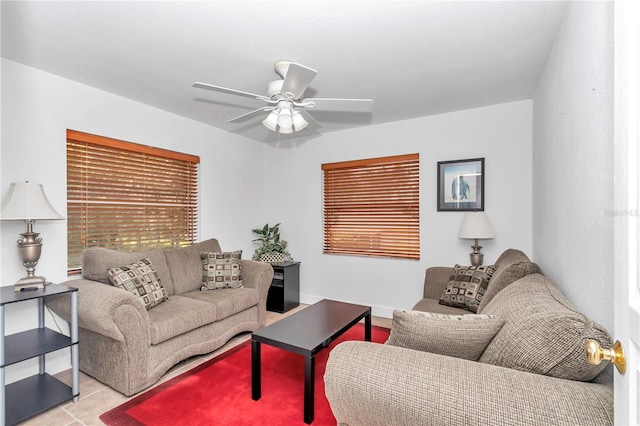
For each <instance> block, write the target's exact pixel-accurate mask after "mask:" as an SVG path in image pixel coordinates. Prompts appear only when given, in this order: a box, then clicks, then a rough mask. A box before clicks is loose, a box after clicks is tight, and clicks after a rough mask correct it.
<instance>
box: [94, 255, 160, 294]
mask: <svg viewBox="0 0 640 426" xmlns="http://www.w3.org/2000/svg"><path fill="white" fill-rule="evenodd" d="M145 258H147V259H149V260H150V261H151V262H152V263H153V266H154V267H155V270H156V273H157V274H158V277H159V278H160V281H161V282H162V285H163V286H164V288H165V290H166V291H167V295H168V296H171V295H173V283H172V279H171V274H170V273H169V268H168V267H167V261H166V260H165V257H164V253H163V251H162V250H150V251H133V252H125V251H118V250H111V249H107V248H104V247H90V248H87V249H84V250H83V251H82V276H83V277H84V278H85V279H87V280H93V281H98V282H101V283H103V284H111V283H110V281H109V274H108V273H107V270H108V269H110V268H119V267H121V266H122V265H129V264H132V263H135V262H139V261H140V260H142V259H145Z"/></svg>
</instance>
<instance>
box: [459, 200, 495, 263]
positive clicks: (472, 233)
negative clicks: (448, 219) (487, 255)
mask: <svg viewBox="0 0 640 426" xmlns="http://www.w3.org/2000/svg"><path fill="white" fill-rule="evenodd" d="M458 237H459V238H463V239H467V240H475V243H474V245H472V246H471V248H472V249H473V252H471V253H469V258H470V259H471V265H472V266H480V265H482V259H483V258H484V254H482V253H480V249H481V248H482V247H481V246H479V245H478V240H485V239H491V238H493V230H492V229H491V225H490V224H489V219H488V218H487V215H486V214H485V213H484V212H466V213H465V214H464V217H463V218H462V225H461V226H460V232H459V233H458Z"/></svg>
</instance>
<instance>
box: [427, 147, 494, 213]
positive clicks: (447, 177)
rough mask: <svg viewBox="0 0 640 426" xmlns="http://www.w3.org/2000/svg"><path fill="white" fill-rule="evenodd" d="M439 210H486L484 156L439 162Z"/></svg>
mask: <svg viewBox="0 0 640 426" xmlns="http://www.w3.org/2000/svg"><path fill="white" fill-rule="evenodd" d="M438 211H439V212H467V211H484V158H472V159H469V160H454V161H439V162H438Z"/></svg>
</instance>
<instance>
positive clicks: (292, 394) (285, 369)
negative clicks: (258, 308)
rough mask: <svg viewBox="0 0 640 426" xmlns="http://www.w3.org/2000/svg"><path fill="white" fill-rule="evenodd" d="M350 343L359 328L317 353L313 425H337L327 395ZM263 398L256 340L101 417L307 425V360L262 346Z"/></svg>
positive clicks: (375, 330) (378, 335) (170, 424)
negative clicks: (255, 364) (254, 375)
mask: <svg viewBox="0 0 640 426" xmlns="http://www.w3.org/2000/svg"><path fill="white" fill-rule="evenodd" d="M388 337H389V329H387V328H382V327H375V326H374V327H372V333H371V340H372V341H374V342H379V343H383V342H384V341H386V340H387V338H388ZM345 340H364V326H363V325H362V324H356V325H355V326H354V327H352V328H351V329H349V330H347V332H346V333H344V334H343V335H342V336H340V337H339V338H338V339H337V340H335V341H334V342H333V343H332V344H331V345H330V346H329V348H328V350H326V349H325V350H323V351H321V352H320V353H319V354H318V355H316V379H315V382H316V383H315V395H316V397H315V419H314V421H313V423H312V424H313V425H317V426H320V425H322V426H324V425H335V424H336V419H335V417H333V413H332V412H331V408H330V407H329V402H328V401H327V398H326V397H325V395H324V370H325V366H326V363H327V358H328V356H329V351H330V350H331V349H333V347H334V346H335V345H337V344H338V343H340V342H343V341H345ZM261 348H262V350H261V352H262V354H261V358H262V398H261V399H260V400H258V401H254V400H252V399H251V342H250V341H247V342H244V343H242V344H240V345H238V346H236V347H235V348H232V349H230V350H228V351H227V352H225V353H223V354H220V355H218V356H217V357H215V358H213V359H211V360H209V361H207V362H205V363H203V364H201V365H199V366H197V367H195V368H193V369H191V370H189V371H187V372H186V373H183V374H181V375H180V376H177V377H175V378H173V379H171V380H169V381H167V382H165V383H163V384H161V385H159V386H157V387H155V388H153V389H151V390H149V391H147V392H145V393H143V394H141V395H139V396H137V397H135V398H133V399H131V400H129V401H128V402H126V403H124V404H122V405H120V406H119V407H116V408H113V409H111V410H109V411H107V412H106V413H104V414H102V415H101V416H100V420H102V421H103V422H105V423H106V424H107V425H110V426H124V425H149V426H152V425H153V426H164V425H166V426H175V425H189V426H193V425H239V426H241V425H252V426H253V425H273V426H276V425H278V426H280V425H287V426H289V425H304V424H305V423H304V421H303V389H304V358H303V357H302V356H301V355H296V354H293V353H291V352H287V351H285V350H282V349H278V348H274V347H272V346H269V345H266V344H263V345H261Z"/></svg>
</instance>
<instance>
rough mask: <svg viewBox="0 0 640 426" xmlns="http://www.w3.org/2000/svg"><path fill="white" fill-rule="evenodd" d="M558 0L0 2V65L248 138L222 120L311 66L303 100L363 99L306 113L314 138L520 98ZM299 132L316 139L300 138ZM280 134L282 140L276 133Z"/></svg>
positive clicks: (554, 28) (250, 130)
mask: <svg viewBox="0 0 640 426" xmlns="http://www.w3.org/2000/svg"><path fill="white" fill-rule="evenodd" d="M566 6H567V2H564V1H487V2H485V1H426V0H423V1H392V0H385V1H376V0H367V1H360V0H350V1H346V0H339V1H333V0H325V1H305V0H278V1H272V0H262V1H243V0H232V1H207V2H155V1H152V2H148V1H141V2H134V1H128V2H116V1H98V2H88V1H87V2H85V1H80V2H60V1H51V2H43V1H35V2H31V1H17V2H12V1H2V4H1V7H2V10H1V14H2V51H1V52H2V57H4V58H7V59H10V60H13V61H16V62H19V63H23V64H26V65H29V66H32V67H35V68H39V69H42V70H45V71H48V72H51V73H53V74H57V75H60V76H63V77H66V78H69V79H72V80H75V81H78V82H81V83H84V84H87V85H89V86H93V87H96V88H99V89H102V90H105V91H108V92H112V93H115V94H118V95H121V96H124V97H127V98H130V99H133V100H136V101H139V102H142V103H145V104H148V105H152V106H154V107H157V108H160V109H163V110H166V111H170V112H172V113H175V114H178V115H181V116H184V117H188V118H191V119H193V120H197V121H201V122H203V123H207V124H210V125H211V126H215V127H218V128H221V129H225V130H228V131H230V132H234V133H238V134H240V135H243V136H246V137H249V138H252V139H255V140H258V141H272V140H274V138H276V139H277V137H278V135H277V134H275V133H273V132H270V131H269V130H267V129H266V128H264V127H263V126H262V125H261V124H260V119H259V118H254V119H252V120H250V121H247V122H243V123H240V124H229V123H227V120H228V119H230V118H233V117H236V116H238V115H241V114H243V113H245V112H248V111H250V110H253V109H256V108H259V107H261V106H263V103H262V102H260V101H258V100H253V99H247V98H241V97H237V96H231V95H227V94H222V93H217V92H210V91H205V90H201V89H196V88H193V87H191V85H192V83H193V82H195V81H202V82H206V83H211V84H216V85H221V86H225V87H230V88H234V89H239V90H243V91H248V92H252V93H258V94H266V86H267V83H268V82H270V81H272V80H275V79H277V78H278V77H277V75H276V74H275V73H274V70H273V64H274V62H276V61H278V60H282V59H288V60H293V61H295V62H299V63H301V64H304V65H306V66H309V67H312V68H315V69H317V70H318V75H317V76H316V78H315V79H314V80H313V82H312V83H311V85H310V88H309V89H308V90H307V92H306V93H305V96H306V97H309V96H315V97H324V98H333V97H336V98H371V99H373V100H374V104H373V110H372V112H371V113H366V114H363V113H351V114H347V113H328V112H320V111H317V112H314V113H312V115H313V116H314V117H315V118H316V119H317V120H318V121H320V123H321V125H322V127H321V128H320V129H319V133H320V134H322V133H326V132H330V131H336V130H341V129H347V128H352V127H358V126H363V125H368V124H377V123H385V122H390V121H398V120H405V119H409V118H414V117H419V116H426V115H431V114H438V113H442V112H447V111H455V110H461V109H467V108H473V107H478V106H483V105H490V104H497V103H502V102H509V101H515V100H521V99H528V98H531V97H532V94H533V90H534V88H535V85H536V82H537V80H538V77H539V75H540V72H541V70H542V69H543V66H544V63H545V61H546V58H547V56H548V53H549V50H550V48H551V47H552V45H553V41H554V39H555V37H556V35H557V33H558V31H559V28H560V25H561V22H562V18H563V16H564V12H565V10H566ZM296 136H297V137H314V136H317V134H314V133H313V132H307V131H302V132H301V133H300V134H297V135H296ZM287 137H288V136H287Z"/></svg>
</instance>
